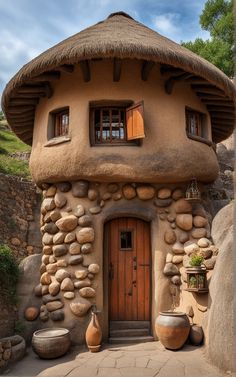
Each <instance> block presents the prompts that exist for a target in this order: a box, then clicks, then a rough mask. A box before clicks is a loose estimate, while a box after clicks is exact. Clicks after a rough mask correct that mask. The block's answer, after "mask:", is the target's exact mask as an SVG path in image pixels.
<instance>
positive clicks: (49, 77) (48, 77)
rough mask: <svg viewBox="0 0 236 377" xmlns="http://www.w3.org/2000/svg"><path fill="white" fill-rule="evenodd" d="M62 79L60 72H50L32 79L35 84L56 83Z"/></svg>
mask: <svg viewBox="0 0 236 377" xmlns="http://www.w3.org/2000/svg"><path fill="white" fill-rule="evenodd" d="M60 77H61V72H60V71H49V72H44V73H42V74H41V75H39V76H35V77H32V79H31V80H32V81H33V82H34V81H35V82H41V81H56V80H59V79H60Z"/></svg>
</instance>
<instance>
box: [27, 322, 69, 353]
mask: <svg viewBox="0 0 236 377" xmlns="http://www.w3.org/2000/svg"><path fill="white" fill-rule="evenodd" d="M70 343H71V342H70V332H69V330H67V329H64V328H52V329H51V328H48V329H43V330H38V331H35V332H34V334H33V338H32V348H33V350H34V352H35V353H36V354H37V355H38V356H39V357H41V358H42V359H54V358H56V357H60V356H62V355H64V354H65V353H66V352H67V351H68V349H69V348H70Z"/></svg>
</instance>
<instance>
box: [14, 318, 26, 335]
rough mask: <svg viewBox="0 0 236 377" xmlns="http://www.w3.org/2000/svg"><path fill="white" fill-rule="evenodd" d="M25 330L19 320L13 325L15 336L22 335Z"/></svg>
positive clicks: (23, 324) (24, 326)
mask: <svg viewBox="0 0 236 377" xmlns="http://www.w3.org/2000/svg"><path fill="white" fill-rule="evenodd" d="M25 329H26V325H25V323H24V322H23V321H21V320H18V321H15V325H14V333H15V334H18V335H22V334H23V333H24V331H25Z"/></svg>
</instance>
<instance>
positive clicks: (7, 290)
mask: <svg viewBox="0 0 236 377" xmlns="http://www.w3.org/2000/svg"><path fill="white" fill-rule="evenodd" d="M18 278H19V268H18V264H17V262H16V260H15V258H14V256H13V254H12V251H11V249H10V248H9V247H8V246H6V245H1V244H0V290H1V297H2V299H3V300H4V301H5V302H6V303H15V300H16V284H17V282H18Z"/></svg>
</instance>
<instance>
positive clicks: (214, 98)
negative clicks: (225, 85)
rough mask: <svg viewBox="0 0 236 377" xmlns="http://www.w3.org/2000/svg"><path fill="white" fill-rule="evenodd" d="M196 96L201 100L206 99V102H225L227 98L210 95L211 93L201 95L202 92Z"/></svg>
mask: <svg viewBox="0 0 236 377" xmlns="http://www.w3.org/2000/svg"><path fill="white" fill-rule="evenodd" d="M196 94H197V96H198V97H200V98H201V99H207V100H217V101H227V99H228V98H227V97H226V96H224V97H221V96H218V95H216V94H211V93H202V92H196Z"/></svg>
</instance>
